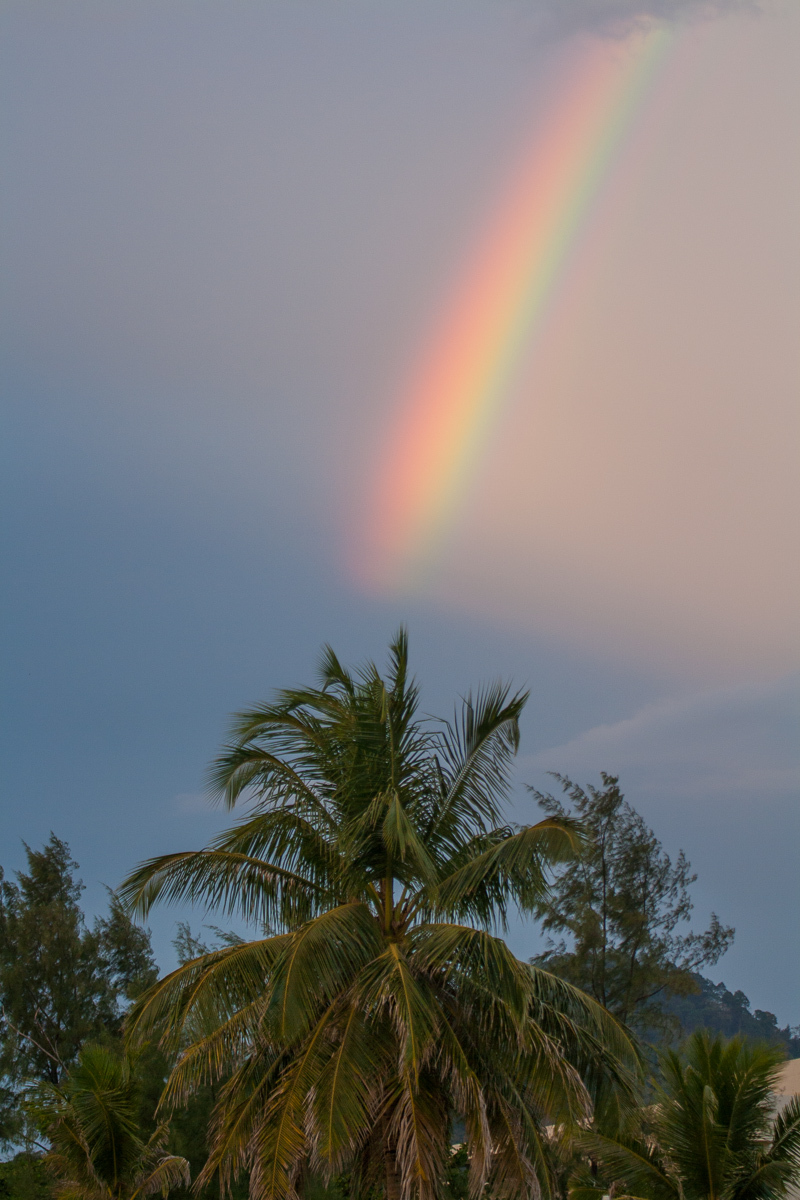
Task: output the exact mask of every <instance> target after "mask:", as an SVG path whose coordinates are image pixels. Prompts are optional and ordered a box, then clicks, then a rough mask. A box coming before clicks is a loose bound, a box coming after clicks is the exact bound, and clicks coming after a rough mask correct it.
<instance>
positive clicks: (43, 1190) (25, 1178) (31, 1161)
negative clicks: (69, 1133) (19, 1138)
mask: <svg viewBox="0 0 800 1200" xmlns="http://www.w3.org/2000/svg"><path fill="white" fill-rule="evenodd" d="M52 1190H53V1189H52V1180H51V1179H50V1177H49V1175H48V1173H47V1169H46V1167H45V1165H44V1162H43V1159H42V1156H41V1154H32V1153H30V1151H27V1150H22V1151H20V1153H18V1154H15V1155H14V1157H13V1158H11V1159H9V1160H8V1162H0V1200H50V1198H51V1194H52Z"/></svg>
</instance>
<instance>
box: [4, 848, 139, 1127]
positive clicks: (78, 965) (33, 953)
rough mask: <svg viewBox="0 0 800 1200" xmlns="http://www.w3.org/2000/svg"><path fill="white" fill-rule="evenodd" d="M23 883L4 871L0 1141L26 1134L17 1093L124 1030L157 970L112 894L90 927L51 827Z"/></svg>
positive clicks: (54, 1076) (70, 865) (51, 1077)
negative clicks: (92, 1043)
mask: <svg viewBox="0 0 800 1200" xmlns="http://www.w3.org/2000/svg"><path fill="white" fill-rule="evenodd" d="M25 849H26V854H27V860H28V869H27V871H20V872H19V873H18V875H17V881H16V882H14V881H12V880H9V879H6V878H4V877H3V875H2V871H0V1004H1V1005H2V1009H1V1010H0V1076H2V1084H3V1086H2V1101H3V1104H2V1109H1V1110H0V1140H3V1141H5V1142H7V1143H14V1142H15V1141H19V1140H20V1139H21V1138H24V1137H25V1136H26V1135H25V1128H24V1120H23V1115H24V1109H23V1108H22V1107H21V1106H20V1103H19V1099H20V1095H21V1094H22V1092H23V1091H24V1089H25V1088H26V1087H27V1086H28V1085H29V1084H30V1083H31V1082H35V1081H37V1080H46V1081H49V1082H50V1083H51V1084H58V1083H59V1081H60V1080H61V1078H62V1077H63V1074H64V1070H65V1068H66V1067H67V1066H68V1065H69V1064H70V1063H71V1062H73V1061H74V1059H75V1056H76V1055H77V1053H78V1050H79V1049H80V1047H81V1045H82V1044H83V1043H84V1042H85V1041H86V1040H87V1039H88V1038H92V1037H98V1036H101V1035H103V1034H106V1035H115V1034H118V1032H119V1029H120V1023H121V1019H122V1015H123V1012H124V1009H125V1007H126V1004H127V1002H128V1001H129V1000H131V999H133V997H134V996H135V995H137V994H138V993H139V992H141V991H142V990H143V989H144V988H146V987H148V986H150V985H152V983H153V982H154V980H155V978H156V977H157V971H156V968H155V962H154V959H153V955H152V951H151V949H150V939H149V935H148V934H147V932H146V931H145V930H142V929H139V928H137V927H136V926H135V925H133V924H132V922H131V920H130V918H129V917H128V916H127V914H126V912H125V911H124V909H123V908H122V906H121V905H120V903H119V901H118V900H117V899H116V897H115V896H113V895H111V896H110V905H109V912H108V916H107V917H103V918H100V919H98V920H97V921H96V922H95V923H94V926H93V927H92V928H88V927H87V926H86V923H85V920H84V917H83V913H82V912H81V908H80V903H79V901H80V894H81V891H82V884H81V883H80V881H79V880H77V879H76V878H75V871H76V870H77V864H76V863H75V862H74V861H73V860H72V858H71V856H70V852H69V847H68V846H67V844H66V842H63V841H61V840H60V839H59V838H57V837H56V836H55V835H54V834H51V836H50V840H49V842H48V843H47V844H46V846H45V847H44V848H43V849H42V850H32V849H31V848H30V847H28V846H26V848H25Z"/></svg>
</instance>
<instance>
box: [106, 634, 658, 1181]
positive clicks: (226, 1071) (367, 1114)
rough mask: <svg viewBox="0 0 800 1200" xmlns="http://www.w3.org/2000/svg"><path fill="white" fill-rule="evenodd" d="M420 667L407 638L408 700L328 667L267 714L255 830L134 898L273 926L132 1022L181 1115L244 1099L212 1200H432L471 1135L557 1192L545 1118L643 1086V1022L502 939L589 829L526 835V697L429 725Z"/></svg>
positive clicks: (233, 768) (486, 1174) (231, 780)
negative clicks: (342, 1199) (604, 1085)
mask: <svg viewBox="0 0 800 1200" xmlns="http://www.w3.org/2000/svg"><path fill="white" fill-rule="evenodd" d="M407 664H408V647H407V639H406V635H405V633H404V632H403V631H402V630H401V632H400V634H399V635H398V636H397V638H396V639H395V641H394V643H393V644H392V646H391V664H390V671H389V674H388V678H387V679H386V680H384V679H383V678H382V677H381V675H380V674H379V672H378V669H377V668H376V667H375V666H374V664H367V666H366V667H365V668H363V669H362V670H361V671H359V672H357V673H356V674H352V673H350V672H349V671H347V670H345V669H344V667H343V666H342V665H341V664H340V662H339V660H338V659H337V658H336V656H335V655H334V653H333V651H332V650H330V649H327V650H326V651H325V654H324V657H323V662H322V668H321V682H320V686H319V687H318V688H308V689H302V690H295V691H284V692H281V693H279V694H278V696H277V698H276V699H275V701H274V702H273V703H271V704H266V705H263V706H261V707H258V708H255V709H253V710H252V711H248V712H244V713H241V714H240V715H239V716H238V718H237V719H236V723H235V725H234V728H233V737H232V740H231V742H230V744H229V745H228V746H227V747H226V749H225V752H224V753H223V754H222V756H221V757H220V758H219V759H218V760H217V762H216V763H215V765H214V767H213V775H212V779H213V785H214V787H215V789H216V791H217V793H218V794H219V795H220V796H221V797H222V798H223V799H224V801H225V803H226V804H227V805H228V807H229V808H232V807H233V806H234V805H235V804H236V803H237V801H238V800H239V799H240V798H242V797H243V795H247V796H249V797H250V798H251V801H252V803H253V807H252V808H251V810H250V811H249V813H248V815H247V816H246V817H245V819H244V820H243V821H241V822H240V823H239V824H237V825H234V826H233V828H231V829H230V830H228V831H227V832H225V833H223V834H221V835H220V836H218V837H217V838H216V840H215V841H213V842H212V843H211V845H210V846H208V847H207V848H206V849H204V850H200V851H190V852H187V853H182V854H171V855H166V856H163V857H160V858H156V859H153V860H151V861H149V862H147V863H144V864H143V865H142V866H141V867H140V868H139V869H138V870H137V871H136V872H135V873H134V874H133V875H132V876H131V877H130V879H129V880H128V881H127V883H126V885H125V889H124V894H125V896H126V897H127V900H128V902H129V903H130V905H131V906H132V907H133V908H135V909H136V910H138V911H139V912H140V913H146V912H147V911H148V910H149V908H150V907H151V905H152V904H153V903H154V902H155V901H157V900H171V901H185V900H189V901H195V902H200V903H202V904H204V905H206V906H207V907H213V908H216V909H218V910H221V911H222V912H224V913H225V914H227V915H233V914H237V915H238V916H239V917H244V918H245V919H246V920H248V921H250V922H254V923H255V924H257V925H258V926H260V928H261V930H262V936H260V937H258V938H256V939H255V940H252V941H242V942H236V943H231V944H228V945H225V946H223V947H222V948H220V949H217V950H215V951H212V952H210V953H207V954H203V955H201V956H199V957H198V958H195V959H194V960H192V961H190V962H187V963H185V964H184V965H183V966H181V967H180V968H179V969H178V970H177V971H174V972H173V973H172V974H171V975H168V976H167V977H166V978H165V979H164V980H162V981H161V982H160V983H158V984H157V985H156V986H155V987H154V988H152V989H151V990H150V992H149V993H147V994H146V995H145V996H144V997H143V998H142V999H141V1000H140V1001H139V1002H138V1004H137V1005H136V1007H135V1009H134V1011H133V1013H132V1015H131V1019H130V1024H129V1028H130V1033H131V1036H132V1037H133V1038H134V1039H147V1038H150V1037H152V1036H153V1035H154V1033H158V1034H159V1035H160V1036H161V1037H162V1041H163V1044H164V1046H165V1047H169V1048H170V1049H172V1050H175V1049H177V1050H179V1051H180V1054H179V1058H178V1061H177V1065H176V1067H175V1069H174V1071H173V1073H172V1075H171V1078H170V1080H169V1082H168V1086H167V1090H166V1093H165V1102H166V1103H180V1102H183V1101H184V1100H185V1098H186V1097H187V1095H188V1094H189V1093H190V1091H191V1090H192V1089H193V1088H194V1087H196V1086H198V1085H199V1084H201V1083H202V1082H209V1081H219V1080H221V1079H224V1083H223V1084H222V1087H221V1090H220V1096H219V1101H218V1104H217V1106H216V1111H215V1116H214V1119H213V1122H212V1130H211V1152H210V1156H209V1159H208V1162H207V1164H206V1166H205V1168H204V1171H203V1172H202V1174H201V1176H200V1179H199V1184H200V1185H202V1184H203V1183H205V1182H207V1181H208V1180H209V1179H210V1178H211V1176H212V1175H213V1173H214V1172H216V1171H219V1172H220V1174H221V1178H222V1181H223V1183H225V1182H227V1181H228V1180H229V1179H230V1177H231V1175H232V1174H236V1173H237V1172H238V1171H239V1170H241V1169H243V1168H244V1169H248V1170H249V1172H250V1187H251V1194H252V1195H253V1196H257V1197H264V1198H268V1200H282V1198H283V1197H290V1196H293V1195H294V1194H295V1193H296V1190H297V1188H298V1186H299V1183H300V1180H301V1178H302V1175H303V1172H304V1171H306V1170H309V1169H310V1170H312V1171H316V1172H321V1173H322V1174H323V1175H325V1176H326V1177H328V1178H330V1176H331V1175H333V1174H337V1173H339V1172H341V1171H343V1170H348V1171H350V1172H351V1181H352V1183H351V1186H352V1188H353V1189H354V1190H355V1192H356V1193H358V1191H359V1190H364V1189H367V1188H369V1187H372V1186H375V1185H377V1186H378V1188H379V1189H380V1190H385V1193H386V1195H387V1197H388V1200H399V1198H403V1200H410V1198H411V1197H420V1200H427V1198H430V1197H433V1196H435V1194H436V1192H437V1189H438V1187H439V1184H440V1180H441V1178H442V1175H443V1171H444V1166H445V1163H446V1159H447V1156H448V1153H449V1143H450V1141H451V1140H452V1139H451V1129H452V1126H453V1122H454V1121H455V1120H460V1121H462V1122H463V1125H464V1129H465V1134H464V1137H465V1139H466V1141H467V1143H468V1145H469V1149H470V1169H471V1178H472V1186H473V1189H474V1191H475V1192H476V1193H477V1192H478V1191H479V1190H480V1189H481V1187H482V1186H483V1184H484V1183H485V1182H487V1181H490V1182H491V1186H492V1189H493V1191H494V1192H495V1194H496V1195H497V1196H498V1197H505V1196H512V1195H513V1196H515V1197H516V1196H538V1195H539V1194H540V1191H541V1189H544V1190H545V1191H546V1190H547V1187H548V1176H547V1170H546V1167H545V1136H544V1122H545V1119H550V1120H559V1121H561V1122H567V1121H574V1120H578V1119H583V1118H585V1117H586V1115H587V1113H588V1111H589V1108H590V1098H589V1091H590V1089H591V1087H592V1085H593V1083H594V1082H595V1081H596V1080H599V1079H600V1077H604V1078H607V1079H611V1081H612V1085H613V1086H615V1087H616V1088H617V1089H618V1091H619V1092H620V1094H622V1093H624V1091H625V1088H626V1087H627V1086H628V1084H629V1077H628V1072H630V1070H632V1069H633V1068H634V1067H635V1061H636V1058H635V1052H634V1050H633V1047H632V1045H631V1043H630V1042H629V1041H628V1039H627V1037H626V1035H625V1033H624V1032H623V1030H622V1029H621V1028H620V1026H619V1025H618V1024H617V1023H616V1022H615V1021H614V1020H613V1019H612V1018H610V1017H609V1016H608V1014H607V1013H606V1012H605V1010H603V1009H602V1008H601V1007H600V1006H599V1005H597V1004H596V1003H595V1002H593V1001H592V1000H590V999H589V998H588V997H587V996H585V995H584V994H583V993H581V992H579V991H578V990H576V989H575V988H573V987H571V986H569V985H567V984H565V983H563V982H561V981H559V980H557V979H556V978H554V977H553V976H551V975H549V974H547V973H546V972H544V971H542V970H537V969H535V968H532V967H530V966H529V965H527V964H523V963H521V962H520V961H519V960H518V959H516V958H515V957H514V955H512V954H511V952H510V951H509V949H508V947H507V946H506V944H505V943H504V942H503V941H502V940H500V938H499V937H497V936H495V933H496V932H497V931H498V929H499V930H502V929H504V928H505V926H506V922H507V918H508V915H509V912H510V911H511V909H512V908H516V910H517V911H519V912H521V913H527V912H530V911H531V909H532V907H533V905H534V903H535V902H536V901H537V900H538V899H539V898H540V897H541V894H542V890H543V888H544V887H545V868H546V866H547V865H548V863H550V862H554V861H559V860H561V859H562V858H564V857H565V856H567V855H570V854H572V853H573V852H574V849H575V847H576V846H577V844H578V842H579V831H578V830H577V828H576V827H575V826H574V825H573V824H572V823H571V822H570V821H568V820H553V819H548V820H544V821H541V822H539V823H538V824H537V825H532V826H521V827H519V826H512V825H510V824H508V823H507V822H506V821H504V820H503V819H502V805H503V801H504V800H505V798H506V796H507V792H508V788H509V775H510V766H511V760H512V758H513V756H514V754H515V752H516V749H517V746H518V742H519V724H518V722H519V715H520V712H521V711H522V708H523V705H524V703H525V700H526V694H524V693H518V694H517V695H514V696H511V695H510V694H509V691H508V690H507V689H506V688H504V687H501V686H495V687H491V688H489V689H487V690H485V691H483V692H481V693H479V694H478V696H477V697H476V698H475V699H473V698H471V697H468V698H467V699H466V700H465V701H464V702H463V706H462V709H461V712H460V715H459V716H458V718H457V719H456V720H455V721H454V722H453V723H447V722H438V723H433V722H430V721H423V720H422V719H421V718H420V716H419V712H418V703H419V702H418V691H417V688H416V686H415V684H414V682H413V681H412V680H411V679H410V678H409V675H408V665H407ZM582 1073H583V1077H582Z"/></svg>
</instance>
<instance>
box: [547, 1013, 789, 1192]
mask: <svg viewBox="0 0 800 1200" xmlns="http://www.w3.org/2000/svg"><path fill="white" fill-rule="evenodd" d="M782 1058H783V1055H782V1052H781V1050H780V1049H776V1048H774V1047H771V1046H766V1045H759V1044H756V1045H752V1044H751V1045H748V1044H747V1043H746V1042H744V1041H743V1040H742V1039H741V1038H732V1039H731V1040H730V1041H729V1042H726V1041H725V1040H724V1039H723V1038H720V1037H716V1038H712V1037H711V1035H710V1034H708V1033H706V1032H704V1031H698V1032H697V1033H694V1034H693V1035H692V1037H691V1038H690V1039H689V1042H688V1044H687V1047H686V1053H685V1056H684V1057H680V1056H679V1055H677V1054H676V1053H675V1052H674V1051H669V1052H667V1053H666V1054H665V1055H664V1056H663V1058H662V1071H663V1076H664V1083H663V1088H662V1090H661V1093H660V1095H659V1096H658V1097H657V1100H656V1103H655V1104H653V1105H652V1106H651V1107H649V1108H646V1109H644V1110H642V1111H641V1112H640V1114H639V1119H638V1122H637V1128H635V1129H634V1130H632V1131H631V1132H630V1134H629V1136H627V1137H621V1138H616V1139H611V1138H603V1137H600V1136H599V1135H596V1134H594V1135H585V1136H584V1137H583V1138H582V1139H581V1141H582V1143H583V1148H584V1150H585V1151H587V1152H588V1153H589V1154H590V1155H592V1156H593V1159H594V1162H595V1164H596V1163H597V1162H598V1160H599V1162H600V1164H601V1166H602V1170H600V1171H599V1172H598V1173H597V1175H596V1177H595V1178H592V1179H587V1178H586V1173H585V1172H583V1173H581V1174H580V1175H579V1176H577V1177H576V1178H575V1179H574V1181H573V1186H572V1187H571V1189H570V1196H571V1200H599V1197H600V1196H601V1195H608V1193H609V1191H610V1192H611V1194H612V1195H614V1197H615V1200H621V1198H622V1197H631V1198H633V1197H636V1198H637V1200H781V1198H782V1197H784V1196H786V1194H787V1189H788V1188H789V1187H790V1186H791V1185H792V1183H796V1182H797V1181H798V1180H800V1097H795V1098H794V1099H793V1100H792V1101H790V1103H789V1104H788V1105H787V1106H786V1107H785V1108H784V1109H783V1110H782V1111H781V1112H779V1113H777V1114H776V1111H775V1097H774V1094H773V1092H774V1086H775V1078H776V1074H777V1070H778V1068H779V1066H780V1063H781V1061H782Z"/></svg>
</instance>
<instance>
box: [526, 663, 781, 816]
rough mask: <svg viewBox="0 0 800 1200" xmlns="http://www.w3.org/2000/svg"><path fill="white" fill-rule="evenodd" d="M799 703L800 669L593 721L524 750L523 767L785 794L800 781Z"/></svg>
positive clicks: (642, 785) (672, 787) (707, 790)
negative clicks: (567, 737)
mask: <svg viewBox="0 0 800 1200" xmlns="http://www.w3.org/2000/svg"><path fill="white" fill-rule="evenodd" d="M799 706H800V676H799V675H790V676H788V677H786V678H784V679H782V680H779V681H778V682H770V683H759V684H748V685H745V686H739V687H728V688H718V689H715V690H714V691H710V692H703V693H701V694H699V695H690V696H686V697H682V698H679V699H671V700H667V701H663V702H661V703H657V704H650V705H647V706H646V707H645V708H643V709H641V710H640V711H639V712H638V713H635V714H634V715H633V716H632V717H629V718H627V719H626V720H624V721H618V722H616V723H615V724H612V725H598V726H595V727H594V728H593V729H588V730H586V731H585V732H584V733H581V734H579V735H578V737H576V738H573V739H572V740H571V741H569V742H567V743H565V744H564V745H561V746H553V747H550V748H548V749H547V750H543V751H541V752H539V753H538V754H536V755H534V756H532V757H528V758H526V759H525V760H524V762H523V767H528V768H530V767H532V768H534V769H538V770H544V771H551V770H557V771H561V772H572V773H575V774H578V775H580V776H581V777H583V776H586V775H590V776H596V775H597V773H598V771H600V770H606V771H613V772H620V773H622V774H623V775H624V776H626V777H627V778H629V779H631V780H634V779H635V780H636V785H637V790H638V791H640V792H641V791H645V792H651V793H653V792H660V791H662V790H663V789H664V788H665V787H666V788H668V789H669V791H670V794H671V795H672V796H687V797H688V796H697V795H698V794H699V793H702V794H703V795H705V796H711V795H721V794H723V793H724V794H727V795H730V794H731V793H739V794H745V793H746V794H750V795H756V794H759V795H762V796H763V795H764V794H772V795H780V796H785V795H788V794H790V793H792V792H795V793H796V792H797V791H798V789H800V763H798V756H797V748H796V747H797V736H796V735H797V716H798V707H799Z"/></svg>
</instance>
